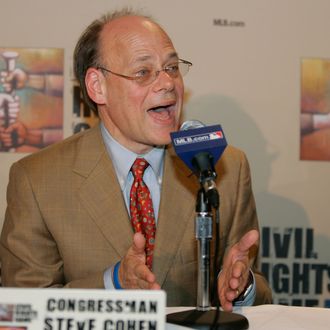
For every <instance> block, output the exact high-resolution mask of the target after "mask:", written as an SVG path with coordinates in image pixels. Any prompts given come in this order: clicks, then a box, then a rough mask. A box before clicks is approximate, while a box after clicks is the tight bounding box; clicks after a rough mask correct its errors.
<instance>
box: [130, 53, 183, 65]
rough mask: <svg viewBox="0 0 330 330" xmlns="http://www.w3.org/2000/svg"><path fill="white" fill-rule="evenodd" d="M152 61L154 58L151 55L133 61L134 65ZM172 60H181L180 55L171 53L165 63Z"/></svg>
mask: <svg viewBox="0 0 330 330" xmlns="http://www.w3.org/2000/svg"><path fill="white" fill-rule="evenodd" d="M150 59H152V57H151V56H150V55H144V56H140V57H137V58H136V59H135V60H134V61H133V64H136V63H141V62H145V61H148V60H150ZM171 59H179V55H178V53H177V52H172V53H170V54H169V55H168V56H167V59H166V60H165V62H167V61H169V60H171Z"/></svg>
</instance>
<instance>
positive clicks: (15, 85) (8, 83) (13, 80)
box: [0, 68, 28, 93]
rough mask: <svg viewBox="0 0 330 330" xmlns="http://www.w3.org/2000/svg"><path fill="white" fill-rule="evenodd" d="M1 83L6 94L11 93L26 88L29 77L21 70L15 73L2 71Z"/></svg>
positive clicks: (14, 71) (0, 74)
mask: <svg viewBox="0 0 330 330" xmlns="http://www.w3.org/2000/svg"><path fill="white" fill-rule="evenodd" d="M0 81H1V84H2V86H3V89H4V91H5V92H6V93H11V92H12V91H13V90H14V89H22V88H24V87H25V86H26V83H27V81H28V75H27V74H26V72H24V71H23V70H22V69H20V68H16V69H15V70H13V71H10V72H7V71H2V72H1V73H0Z"/></svg>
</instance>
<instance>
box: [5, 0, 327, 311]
mask: <svg viewBox="0 0 330 330" xmlns="http://www.w3.org/2000/svg"><path fill="white" fill-rule="evenodd" d="M123 4H133V5H134V6H135V7H139V8H145V9H146V10H147V12H149V13H151V14H152V15H153V16H154V17H155V18H156V19H157V20H158V21H159V22H160V23H161V25H163V27H165V29H166V30H167V31H168V33H169V35H170V36H171V37H172V40H173V41H174V44H175V45H176V48H177V50H178V51H179V54H180V56H181V57H182V58H185V59H188V60H190V61H192V62H193V63H194V66H193V68H192V70H191V72H190V73H189V74H188V75H187V77H186V78H185V81H186V90H187V103H186V106H185V111H186V118H196V119H200V120H202V121H204V122H205V123H207V124H211V123H220V124H222V126H223V129H224V131H225V134H226V137H227V140H228V142H229V143H231V144H234V145H236V146H238V147H240V148H242V149H243V150H245V151H246V153H247V155H248V158H249V160H250V164H251V169H252V173H253V180H254V181H253V182H254V183H253V185H254V191H255V196H256V199H257V206H258V212H259V218H260V224H261V226H262V227H266V228H269V230H270V232H271V233H272V235H275V237H279V238H281V241H279V242H284V241H283V239H284V238H285V237H292V240H291V241H289V242H290V244H289V246H288V247H289V255H288V257H289V258H285V257H283V258H282V257H279V256H278V255H277V257H276V255H275V252H276V251H275V249H274V245H273V240H271V239H269V240H268V238H267V239H266V238H265V237H264V241H265V243H264V244H266V245H267V244H270V250H271V252H270V254H271V255H270V256H269V257H266V256H265V257H264V258H263V261H264V263H265V264H267V265H271V266H269V267H270V268H269V269H272V270H273V271H271V273H272V274H274V276H275V279H274V281H275V282H276V283H274V286H277V287H276V288H277V289H276V291H281V290H280V289H278V287H280V288H282V289H283V290H284V292H283V293H280V292H275V298H276V299H275V302H278V301H279V299H284V300H285V301H286V302H287V303H289V304H291V303H292V299H295V298H297V299H302V301H300V303H299V302H294V303H296V304H297V303H298V304H303V305H304V304H309V303H308V302H306V301H305V300H304V299H305V298H307V297H310V298H312V299H315V300H317V304H318V305H320V306H323V305H324V304H325V300H326V299H329V302H328V303H330V294H329V286H330V267H329V259H330V252H329V246H330V245H329V243H330V223H329V214H328V204H329V201H330V200H329V196H330V166H329V163H328V162H322V161H300V160H299V144H300V136H299V113H300V61H301V58H303V57H320V58H330V42H329V31H330V20H329V13H330V1H328V0H314V1H310V0H288V1H283V0H282V1H281V0H280V1H275V0H273V1H271V0H249V1H247V0H212V1H197V0H196V1H183V0H182V1H177V0H176V1H173V0H168V1H161V0H146V1H138V0H136V1H124V0H122V1H120V0H118V1H114V0H113V1H109V0H95V1H88V0H71V1H66V0H59V1H45V0H30V1H19V0H1V2H0V7H1V10H0V47H59V48H64V49H65V68H64V69H65V79H66V80H65V94H64V104H65V122H64V125H65V130H66V132H67V135H69V134H70V133H71V130H70V125H71V111H72V110H71V108H72V95H71V89H70V88H71V80H70V79H71V78H72V74H71V72H72V70H71V60H72V51H73V48H74V45H75V42H76V40H77V38H78V37H79V35H80V33H81V31H82V30H83V28H84V27H85V26H86V25H87V24H89V23H90V22H91V20H93V19H94V18H96V17H98V16H99V15H100V14H102V13H104V12H105V11H107V10H110V9H113V8H116V7H120V6H121V5H123ZM214 19H219V20H224V19H227V20H228V21H233V22H236V23H240V24H239V25H240V26H231V27H230V26H216V25H214V24H213V23H214ZM236 25H237V24H236ZM22 156H24V154H7V153H1V154H0V168H1V171H0V225H1V222H2V220H3V214H4V211H5V207H6V202H5V188H6V185H7V182H8V170H9V166H10V164H11V163H12V162H13V161H15V160H17V159H19V158H20V157H22ZM290 228H294V229H292V230H291V229H290ZM295 228H298V229H299V230H301V231H302V232H303V233H304V234H306V233H307V229H308V228H313V229H314V249H313V250H314V252H315V253H316V254H315V255H314V257H312V258H305V257H303V258H297V257H296V256H295V254H294V253H295V251H294V243H295V242H297V240H298V241H299V237H298V238H297V236H296V238H295V237H294V236H293V234H294V233H296V232H297V231H295ZM299 230H298V232H299ZM272 235H271V236H270V237H273V236H272ZM276 235H279V236H276ZM285 235H287V236H285ZM266 241H267V242H266ZM300 243H301V244H302V247H303V248H304V247H305V245H306V244H311V240H310V238H309V241H308V242H307V243H306V242H305V241H304V240H300ZM298 245H299V244H298ZM277 247H279V245H277ZM295 263H296V264H297V265H298V266H294V264H295ZM304 264H305V265H306V266H304ZM281 265H282V266H281ZM283 265H284V266H283ZM315 265H323V266H322V267H323V268H322V267H321V266H315ZM294 267H298V268H301V269H303V267H305V275H304V276H303V277H304V281H305V282H304V285H305V289H306V290H307V289H308V290H307V292H306V293H304V292H303V288H302V287H300V288H299V290H298V291H299V292H294V289H293V282H295V281H296V280H297V276H296V275H297V274H296V275H295V276H294V275H293V271H294V270H293V268H294ZM317 267H318V268H317ZM316 268H317V269H318V272H317V271H316V270H315V269H316ZM320 269H323V270H320ZM286 271H289V272H290V273H289V274H288V275H286V273H285V272H286ZM283 272H284V273H283ZM316 275H317V276H316ZM286 280H288V283H287V284H288V288H289V289H288V291H289V292H286V289H285V287H286V286H285V285H286ZM271 281H272V280H271ZM315 281H316V282H319V281H322V283H323V288H322V292H321V293H317V294H315V292H314V290H315ZM298 282H299V281H298ZM307 282H308V283H307ZM301 283H302V282H301ZM282 285H284V287H283V286H282ZM307 287H308V288H307ZM311 304H312V303H311Z"/></svg>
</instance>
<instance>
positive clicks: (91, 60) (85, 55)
mask: <svg viewBox="0 0 330 330" xmlns="http://www.w3.org/2000/svg"><path fill="white" fill-rule="evenodd" d="M124 16H142V17H145V18H147V19H150V20H153V19H152V18H151V17H150V16H146V15H144V14H143V13H142V12H140V11H138V10H133V9H131V8H129V7H125V8H123V9H121V10H115V11H113V12H109V13H107V14H105V15H103V16H101V17H100V18H99V19H96V20H95V21H93V22H92V23H91V24H90V25H89V26H88V27H87V28H86V29H85V31H84V32H83V33H82V34H81V36H80V38H79V40H78V42H77V45H76V47H75V50H74V53H73V70H74V74H75V77H76V79H77V80H78V82H79V85H80V88H81V91H82V94H83V98H84V101H85V102H86V103H87V105H88V106H89V107H90V108H91V109H92V110H93V111H94V112H95V113H97V105H96V103H95V102H94V101H93V100H92V99H91V98H90V97H89V96H88V93H87V89H86V86H85V76H86V72H87V69H88V68H90V67H98V66H99V65H101V63H99V60H100V53H99V51H100V34H101V32H102V30H103V27H104V26H105V25H106V24H108V23H109V22H111V21H113V20H115V19H117V18H120V17H124Z"/></svg>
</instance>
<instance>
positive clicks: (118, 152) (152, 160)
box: [100, 122, 165, 190]
mask: <svg viewBox="0 0 330 330" xmlns="http://www.w3.org/2000/svg"><path fill="white" fill-rule="evenodd" d="M100 126H101V133H102V137H103V140H104V143H105V145H106V148H107V151H108V154H109V156H110V158H111V160H112V162H113V165H114V168H115V171H116V174H117V177H118V181H119V184H120V187H121V189H122V190H124V188H125V186H126V184H127V179H128V175H129V173H130V170H131V167H132V165H133V163H134V161H135V159H136V158H137V157H141V158H144V159H145V160H146V161H147V162H148V163H149V164H150V167H151V168H152V170H153V172H154V174H155V176H156V179H157V182H158V183H159V184H161V181H162V169H163V159H164V150H165V147H164V146H163V147H155V148H153V149H151V150H150V151H149V152H148V153H146V154H143V155H138V154H136V153H134V152H132V151H130V150H128V149H127V148H125V147H124V146H122V145H121V144H120V143H119V142H118V141H116V140H115V139H114V138H113V137H112V136H111V134H110V133H109V132H108V130H107V129H106V128H105V126H104V124H103V123H102V122H101V125H100Z"/></svg>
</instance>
